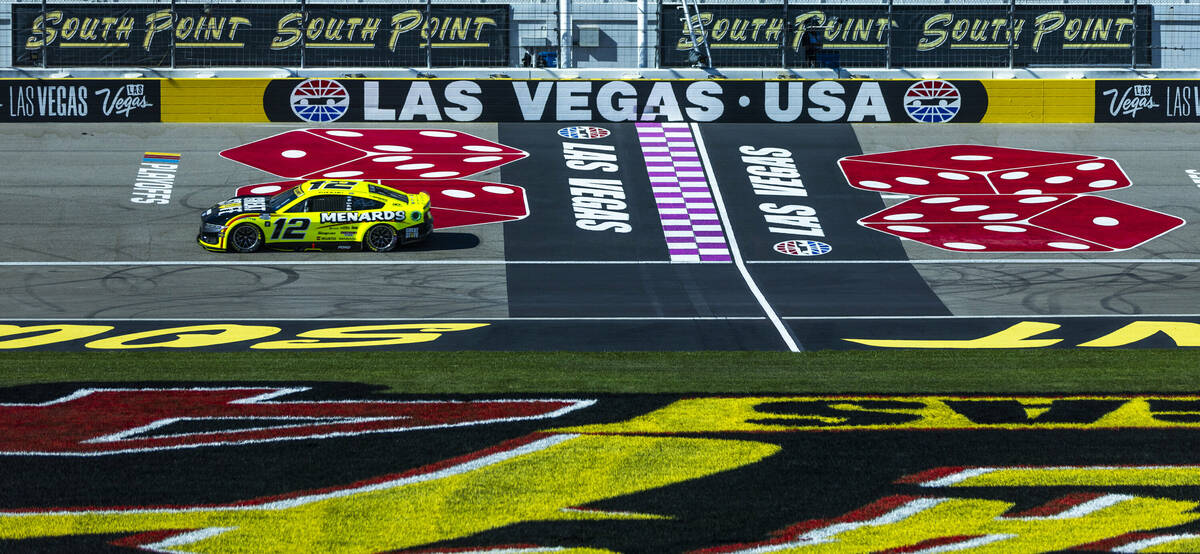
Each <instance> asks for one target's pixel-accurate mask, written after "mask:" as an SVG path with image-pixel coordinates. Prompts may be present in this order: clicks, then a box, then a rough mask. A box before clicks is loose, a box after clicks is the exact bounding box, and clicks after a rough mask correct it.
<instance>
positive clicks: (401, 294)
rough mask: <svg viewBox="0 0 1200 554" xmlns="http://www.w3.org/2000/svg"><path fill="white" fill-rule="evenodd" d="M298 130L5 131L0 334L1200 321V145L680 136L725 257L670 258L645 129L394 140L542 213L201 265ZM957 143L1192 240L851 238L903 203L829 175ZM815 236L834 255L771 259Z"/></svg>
mask: <svg viewBox="0 0 1200 554" xmlns="http://www.w3.org/2000/svg"><path fill="white" fill-rule="evenodd" d="M301 127H302V126H288V125H249V124H241V125H203V124H187V125H170V124H161V125H148V124H129V125H108V124H104V125H101V124H95V125H45V124H42V125H6V126H3V127H0V167H2V168H3V173H2V174H0V191H2V192H3V195H2V196H0V198H3V202H4V208H3V210H0V213H2V214H3V217H2V218H0V314H3V315H2V316H0V317H2V318H3V322H14V323H23V324H28V322H30V321H80V320H97V321H121V322H125V323H127V324H128V325H132V326H134V328H137V327H138V326H146V325H155V324H158V323H161V322H164V321H166V322H174V321H187V322H217V321H248V320H255V321H304V322H322V321H337V322H341V321H348V322H364V321H365V322H378V321H388V322H391V321H480V322H490V323H492V329H491V330H490V331H488V332H486V333H482V334H478V335H476V336H475V338H473V339H470V340H464V341H459V342H453V341H451V342H442V343H438V344H436V345H435V344H434V343H429V344H427V345H425V347H431V348H451V349H488V350H505V349H518V350H519V349H548V350H551V349H576V350H609V349H625V350H643V349H645V350H655V349H663V350H700V349H714V350H725V349H763V350H779V349H785V350H786V349H793V350H802V349H807V348H829V347H843V348H845V347H853V345H848V344H846V343H843V342H839V339H838V337H839V336H841V337H845V336H852V335H849V334H848V333H857V332H871V333H874V334H875V335H876V338H907V337H910V336H912V335H914V334H916V335H920V334H921V333H922V332H918V331H910V330H911V329H915V328H917V327H919V326H921V325H924V324H928V323H929V322H937V323H938V324H939V325H941V326H942V327H940V328H942V329H945V328H946V326H947V325H949V326H952V327H953V328H954V329H956V330H957V331H956V332H959V333H961V335H962V336H963V337H972V336H981V335H985V334H987V333H988V332H994V331H995V330H997V329H1003V328H1004V327H1006V326H1007V325H1008V324H1009V323H1010V322H1012V321H1020V320H1022V319H1030V318H1037V319H1038V320H1039V321H1066V320H1070V319H1073V318H1076V319H1078V320H1079V321H1084V320H1086V321H1088V322H1092V323H1089V324H1090V325H1093V326H1098V327H1097V328H1098V329H1099V328H1105V327H1104V325H1105V324H1104V323H1103V322H1104V321H1106V320H1107V319H1106V318H1116V319H1121V318H1129V317H1141V318H1146V317H1157V318H1168V319H1169V318H1176V319H1181V318H1182V319H1186V318H1189V317H1191V316H1197V315H1200V294H1197V289H1198V288H1200V246H1198V245H1200V240H1198V239H1200V226H1197V225H1195V224H1193V223H1192V221H1195V220H1197V219H1198V216H1200V210H1198V209H1197V208H1198V207H1200V189H1198V188H1197V184H1196V183H1194V182H1193V181H1192V180H1191V178H1190V177H1189V175H1188V173H1187V170H1188V169H1196V168H1200V159H1197V158H1196V157H1195V151H1194V144H1195V141H1194V137H1195V136H1196V132H1197V130H1198V129H1197V127H1195V126H1192V125H1184V124H1172V125H1145V124H1143V125H1115V124H1109V125H1059V126H1055V125H1036V126H1034V125H1030V126H1026V125H883V124H867V125H856V126H851V125H833V124H825V125H749V124H722V125H717V124H713V125H709V124H699V125H693V126H690V127H685V128H683V129H682V131H685V132H687V131H690V132H691V133H692V135H693V136H694V137H695V143H696V146H697V150H698V151H699V158H700V162H701V167H700V168H698V169H702V170H703V171H704V174H705V175H706V177H707V179H708V181H709V182H710V184H711V189H712V193H713V196H714V204H715V206H714V211H715V212H716V213H715V217H716V218H717V220H716V221H715V223H716V224H718V225H720V228H719V233H717V234H719V235H721V236H723V238H724V239H725V244H726V245H727V247H728V248H727V250H728V254H727V259H725V260H718V261H680V260H679V259H675V260H674V261H673V258H672V254H673V253H675V252H676V251H675V250H671V249H670V248H669V245H671V244H673V243H672V241H670V240H668V237H666V236H665V235H667V234H668V233H665V232H664V221H665V220H663V219H660V214H659V213H658V210H657V209H656V197H655V195H654V192H653V190H652V187H651V176H650V174H649V173H648V171H649V170H650V168H651V165H649V164H648V160H647V156H652V154H651V153H648V152H645V151H643V149H642V146H643V145H641V144H639V135H638V131H637V129H636V128H635V127H634V125H632V124H606V125H601V126H600V127H603V128H605V129H607V130H609V131H610V132H611V134H610V135H609V136H607V137H604V138H602V139H595V140H591V141H586V143H587V144H592V145H597V144H603V145H606V146H611V149H608V150H604V152H605V153H608V154H611V155H613V156H615V158H616V159H615V161H614V162H612V163H614V164H615V170H614V171H610V172H606V171H602V170H581V169H571V168H569V167H568V165H567V163H566V160H565V159H564V143H567V142H576V143H583V142H585V141H572V140H569V139H566V138H564V137H563V136H560V135H559V134H558V133H557V131H558V130H559V129H561V128H563V127H567V125H564V124H450V123H421V124H389V125H386V128H419V129H453V130H459V131H464V132H467V133H471V134H473V135H476V136H478V137H482V138H486V139H490V140H494V141H497V142H500V143H503V144H506V145H509V146H513V147H516V148H520V149H522V150H525V151H527V152H529V153H530V156H529V157H528V158H525V159H523V160H520V161H517V162H514V163H511V164H509V165H505V166H503V167H501V168H499V169H496V170H492V171H489V172H487V173H483V174H481V175H477V176H475V177H473V178H474V179H478V180H483V181H498V182H505V183H510V184H515V185H520V186H522V187H524V188H525V189H526V191H527V196H528V200H529V206H530V212H531V214H530V216H529V217H527V218H526V219H523V220H521V221H516V222H510V223H504V224H490V225H478V226H470V227H461V228H455V229H449V230H445V231H442V232H439V233H435V234H434V236H433V237H432V238H431V239H430V240H429V241H428V242H426V243H424V244H421V245H418V246H415V247H410V248H405V249H403V250H400V251H397V252H393V253H388V254H382V255H381V254H373V253H357V252H286V253H283V252H266V253H258V254H251V255H238V254H214V253H209V252H206V251H204V250H202V249H201V248H200V247H199V246H197V245H196V243H195V236H196V229H197V227H198V225H199V213H200V212H201V211H202V210H204V209H205V208H207V207H209V206H210V205H212V204H213V203H215V202H218V201H221V200H223V199H225V198H228V197H229V196H231V194H232V191H233V190H234V188H236V187H238V186H241V185H246V184H250V183H257V182H268V181H274V180H279V179H278V178H277V177H274V176H272V175H269V174H267V173H265V172H262V171H260V170H257V169H253V168H250V167H247V166H244V165H241V164H238V163H235V162H233V161H230V160H227V159H225V158H222V157H220V156H219V155H218V152H219V151H221V150H224V149H227V148H230V147H234V146H238V145H240V144H245V143H248V142H251V141H254V140H258V139H261V138H264V137H267V136H271V135H275V134H277V133H280V132H283V131H286V130H288V129H291V128H301ZM305 127H307V126H305ZM333 127H339V128H346V127H355V128H367V127H384V126H380V125H376V126H372V125H362V124H355V125H344V126H338V125H333ZM945 144H982V145H995V146H1006V147H1017V148H1031V149H1039V150H1051V151H1060V152H1071V153H1079V154H1096V155H1101V156H1106V157H1111V158H1114V159H1116V160H1117V161H1118V162H1119V163H1120V164H1121V167H1122V168H1123V169H1124V170H1125V172H1126V173H1127V174H1128V175H1129V177H1130V178H1131V180H1132V182H1133V186H1131V187H1128V188H1124V189H1121V190H1115V191H1112V192H1108V193H1104V194H1102V196H1105V197H1108V198H1111V199H1113V200H1118V201H1121V202H1126V203H1130V204H1135V205H1137V206H1141V207H1143V208H1147V209H1151V210H1155V211H1160V212H1165V213H1168V214H1171V215H1174V216H1177V217H1180V218H1183V219H1184V220H1186V221H1187V222H1188V223H1187V224H1185V225H1184V226H1182V227H1180V228H1177V229H1174V230H1172V231H1170V232H1168V233H1167V234H1165V235H1163V236H1160V237H1158V238H1155V239H1153V240H1150V241H1148V242H1146V243H1144V244H1142V245H1140V246H1138V247H1135V248H1132V249H1129V250H1125V251H1120V252H1111V253H1077V252H1062V253H1045V254H1041V253H1039V254H1025V253H968V252H953V251H948V250H941V249H936V248H932V247H930V246H927V245H924V244H920V243H917V242H914V241H907V240H904V241H902V240H899V239H897V238H895V237H893V236H889V235H886V234H883V233H880V232H877V231H874V230H871V229H867V228H865V227H862V226H860V225H858V223H857V220H858V219H859V218H861V217H863V216H865V215H867V214H870V213H873V212H875V211H878V210H880V209H882V208H884V207H885V206H887V205H891V204H895V203H897V202H899V201H900V200H902V198H898V197H896V195H889V194H886V193H884V194H880V193H877V192H870V191H863V190H859V189H854V188H851V187H850V186H848V184H847V183H846V181H845V179H844V178H843V176H842V174H841V173H840V172H839V170H838V167H837V163H836V162H837V160H838V159H839V158H841V157H843V156H850V155H855V154H860V153H874V152H886V151H894V150H904V149H910V148H919V147H925V146H936V145H945ZM743 148H752V149H763V148H776V149H784V150H786V151H787V152H788V153H789V155H790V159H791V160H793V161H794V163H795V165H796V167H797V170H798V171H799V173H800V175H801V177H802V179H803V187H804V189H805V191H806V195H805V196H804V197H802V198H796V197H792V198H790V199H788V198H777V197H766V196H762V195H756V194H755V193H754V191H753V189H752V187H751V184H750V182H749V181H748V179H747V162H745V161H743V159H742V157H743V156H744V155H745V154H744V153H743V152H742V149H743ZM146 152H171V153H179V154H181V158H180V164H179V169H178V172H177V174H176V177H175V179H174V184H173V189H172V194H171V198H170V202H169V203H168V204H166V205H146V204H135V203H132V202H131V201H130V198H131V192H132V191H133V183H134V182H135V180H136V179H135V177H136V175H137V170H138V167H139V164H140V162H141V160H142V156H143V154H144V153H146ZM572 178H581V179H606V180H615V181H617V182H618V183H619V189H620V194H621V195H622V197H623V198H624V200H623V202H624V203H625V204H626V207H625V208H624V209H622V210H617V211H620V212H623V213H624V214H625V215H627V216H628V219H622V220H621V221H623V222H627V223H628V226H629V229H628V232H615V231H613V230H611V229H608V230H589V229H586V228H584V226H586V225H587V224H586V223H581V219H587V216H584V215H580V214H579V213H578V211H577V209H576V208H577V206H578V204H573V192H572V191H571V184H570V182H569V180H570V179H572ZM575 196H576V197H578V196H579V195H578V194H575ZM574 201H575V202H579V201H578V200H574ZM434 202H435V205H436V203H437V200H436V199H435V201H434ZM764 203H775V204H773V205H774V206H776V207H778V206H782V205H784V204H793V203H794V204H797V205H803V206H805V207H808V208H811V209H812V210H813V212H814V214H815V218H816V220H817V221H818V222H819V225H820V227H821V232H820V236H814V235H811V234H810V235H808V236H802V235H796V234H788V233H781V232H778V231H772V230H771V229H770V228H771V227H772V226H773V225H772V224H771V223H769V222H768V221H767V218H766V217H765V216H766V215H767V212H766V211H765V210H764V208H763V206H762V205H763V204H764ZM660 207H661V205H660ZM592 226H593V227H595V224H592ZM808 231H809V232H810V233H811V232H812V229H811V227H810V228H808ZM810 238H811V239H814V240H819V241H821V242H824V243H826V244H827V245H829V247H830V250H829V252H827V253H825V254H822V255H819V256H789V255H785V254H781V253H780V252H777V251H775V249H774V246H775V245H776V244H778V243H780V242H781V241H785V240H788V239H801V240H804V239H810ZM1116 319H1114V320H1116ZM1096 322H1099V323H1096ZM158 326H159V327H161V326H162V325H161V324H158ZM847 326H849V327H847ZM973 326H974V327H973ZM929 332H932V331H929ZM880 335H887V336H880Z"/></svg>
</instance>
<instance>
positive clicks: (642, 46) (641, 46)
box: [637, 0, 650, 67]
mask: <svg viewBox="0 0 1200 554" xmlns="http://www.w3.org/2000/svg"><path fill="white" fill-rule="evenodd" d="M649 3H650V0H638V21H637V49H638V67H647V66H648V62H647V59H648V58H649V57H650V56H649V52H648V46H647V45H648V41H647V40H646V32H647V31H646V17H647V14H646V6H647V5H648V4H649Z"/></svg>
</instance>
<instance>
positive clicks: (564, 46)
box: [558, 0, 575, 68]
mask: <svg viewBox="0 0 1200 554" xmlns="http://www.w3.org/2000/svg"><path fill="white" fill-rule="evenodd" d="M573 21H574V18H573V17H572V14H571V0H558V67H560V68H562V67H574V65H575V64H573V63H571V60H570V59H569V58H571V57H572V54H571V45H572V43H573V42H574V41H575V36H574V35H575V28H574V23H573Z"/></svg>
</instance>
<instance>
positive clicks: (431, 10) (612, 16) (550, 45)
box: [0, 0, 1200, 69]
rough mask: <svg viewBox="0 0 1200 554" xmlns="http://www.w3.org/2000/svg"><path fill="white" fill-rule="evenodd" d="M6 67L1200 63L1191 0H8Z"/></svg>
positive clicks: (3, 6)
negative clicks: (284, 0)
mask: <svg viewBox="0 0 1200 554" xmlns="http://www.w3.org/2000/svg"><path fill="white" fill-rule="evenodd" d="M0 66H4V67H15V68H22V67H28V68H53V67H64V68H65V67H147V68H205V67H212V68H221V67H287V68H322V67H330V68H363V69H369V68H394V67H402V68H427V69H433V68H440V67H477V68H505V67H561V68H672V67H715V68H735V67H745V68H769V67H779V68H808V67H834V68H841V67H846V68H924V67H952V68H1038V67H1087V68H1095V67H1122V68H1172V69H1175V68H1180V69H1191V68H1200V4H1192V3H1188V2H1187V1H1186V0H1105V1H1101V0H1087V1H1078V0H1072V1H1071V2H1059V3H1052V2H1047V1H1041V2H1035V1H1031V0H1020V1H1018V0H971V1H968V2H952V3H945V2H940V3H934V2H930V1H929V0H876V1H869V0H864V1H858V2H821V3H791V2H778V1H775V2H749V1H737V0H705V1H698V2H697V1H695V0H685V1H683V2H681V1H680V0H613V1H609V0H600V1H597V0H588V1H579V0H529V1H514V2H506V3H499V2H488V1H484V2H477V3H466V2H462V1H461V0H459V1H457V2H455V1H436V2H435V1H431V0H427V1H425V2H414V3H411V4H397V3H386V2H371V1H358V2H347V1H342V2H328V1H324V2H318V1H312V2H309V1H296V2H288V3H257V2H241V1H232V0H227V1H206V2H200V1H195V0H175V1H158V2H139V3H129V2H99V1H92V2H45V1H9V0H0Z"/></svg>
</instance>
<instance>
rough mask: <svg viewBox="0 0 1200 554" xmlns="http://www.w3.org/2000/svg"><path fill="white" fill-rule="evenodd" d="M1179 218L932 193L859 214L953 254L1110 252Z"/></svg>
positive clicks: (1094, 204) (1079, 200) (1125, 208)
mask: <svg viewBox="0 0 1200 554" xmlns="http://www.w3.org/2000/svg"><path fill="white" fill-rule="evenodd" d="M1183 223H1184V221H1183V220H1182V219H1180V218H1178V217H1175V216H1172V215H1167V214H1164V213H1161V212H1156V211H1153V210H1147V209H1145V208H1139V207H1137V206H1132V205H1129V204H1124V203H1121V202H1117V201H1115V200H1109V199H1107V198H1102V197H1098V196H1088V195H1029V196H1015V195H997V194H977V195H935V196H924V197H918V198H911V199H909V200H906V201H904V202H902V203H900V204H897V205H895V206H892V207H890V208H887V209H884V210H881V211H879V212H876V213H874V214H871V215H869V216H867V217H864V218H862V219H861V220H859V224H860V225H863V226H865V227H870V228H872V229H875V230H878V231H883V232H885V233H889V234H892V235H896V236H899V237H902V238H907V239H911V240H915V241H918V242H922V243H925V244H928V245H930V246H934V247H937V248H941V249H944V250H953V251H957V252H1111V251H1115V250H1127V249H1129V248H1133V247H1135V246H1137V245H1139V244H1142V243H1144V242H1146V241H1149V240H1151V239H1153V238H1155V237H1158V236H1159V235H1162V234H1164V233H1166V232H1168V231H1170V230H1171V229H1174V228H1176V227H1179V226H1180V225H1183Z"/></svg>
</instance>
